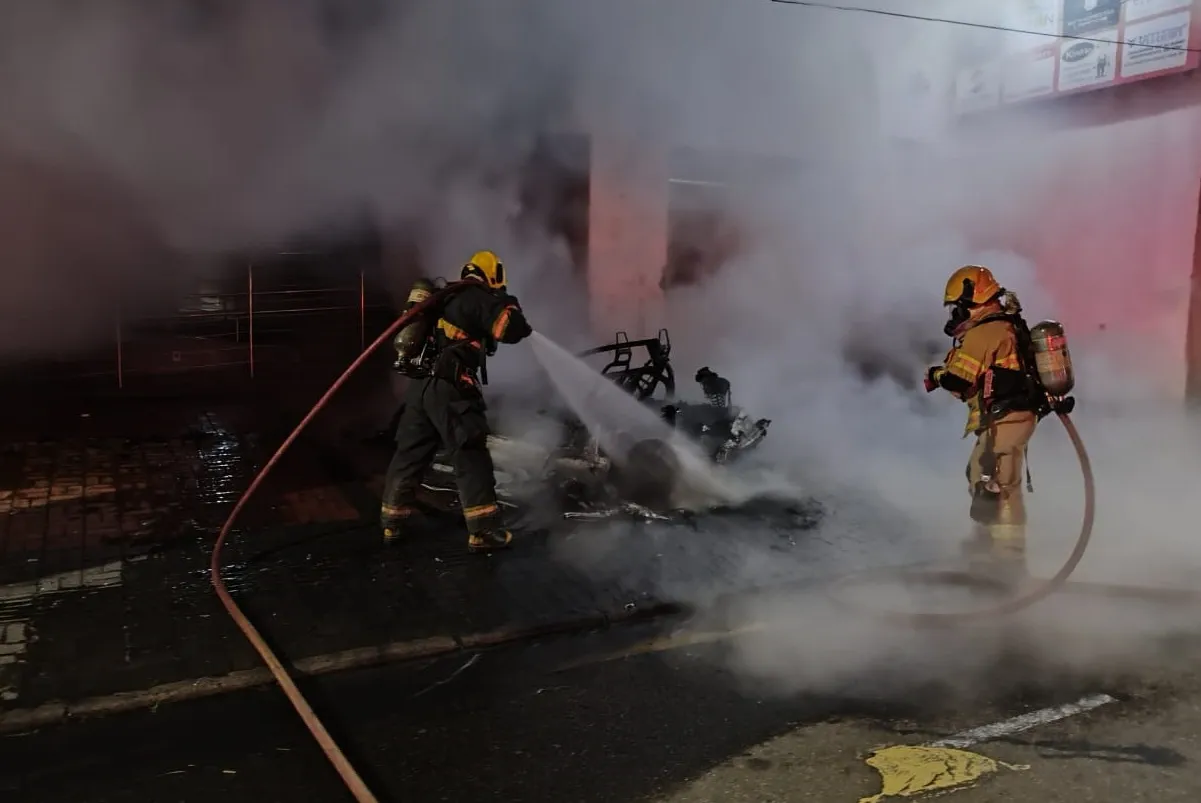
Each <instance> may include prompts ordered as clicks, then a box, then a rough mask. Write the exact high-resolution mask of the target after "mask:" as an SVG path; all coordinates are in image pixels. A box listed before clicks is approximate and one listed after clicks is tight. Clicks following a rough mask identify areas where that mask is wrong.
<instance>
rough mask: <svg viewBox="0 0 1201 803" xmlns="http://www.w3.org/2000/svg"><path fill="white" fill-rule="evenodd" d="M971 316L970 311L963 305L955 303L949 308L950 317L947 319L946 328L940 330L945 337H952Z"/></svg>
mask: <svg viewBox="0 0 1201 803" xmlns="http://www.w3.org/2000/svg"><path fill="white" fill-rule="evenodd" d="M971 316H972V311H971V310H970V309H968V308H967V306H965V305H964V304H961V303H957V304H953V305H952V306H951V317H950V318H949V319H947V323H946V326H944V327H943V328H942V330H943V332H945V333H946V335H947V337H954V336H955V331H956V330H957V329H959V327H960V326H962V325H963V324H965V323H967V319H968V318H970V317H971Z"/></svg>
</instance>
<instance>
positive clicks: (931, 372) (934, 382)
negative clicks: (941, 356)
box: [922, 365, 942, 393]
mask: <svg viewBox="0 0 1201 803" xmlns="http://www.w3.org/2000/svg"><path fill="white" fill-rule="evenodd" d="M940 370H942V369H941V367H940V366H938V365H933V366H931V367H930V368H928V369H927V370H926V379H925V381H924V382H923V383H922V384H923V385H924V386H925V388H926V392H927V393H929V392H931V391H933V390H935V389H936V388H937V387H938V372H939V371H940Z"/></svg>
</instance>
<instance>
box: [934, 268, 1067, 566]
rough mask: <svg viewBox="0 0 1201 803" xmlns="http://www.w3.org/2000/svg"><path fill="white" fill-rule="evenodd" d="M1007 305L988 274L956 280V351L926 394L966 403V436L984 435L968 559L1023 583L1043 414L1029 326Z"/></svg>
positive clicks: (972, 479) (952, 300) (949, 328)
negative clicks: (1027, 488) (1032, 457)
mask: <svg viewBox="0 0 1201 803" xmlns="http://www.w3.org/2000/svg"><path fill="white" fill-rule="evenodd" d="M1007 298H1011V296H1010V294H1007V293H1006V291H1005V289H1004V288H1002V287H1001V285H1000V284H999V283H998V282H997V280H996V278H995V277H994V276H993V274H992V272H991V271H990V270H989V269H988V268H985V267H982V266H979V265H966V266H964V267H962V268H959V269H958V270H956V271H955V272H954V273H953V274H952V275H951V278H950V279H949V280H948V281H947V286H946V290H945V292H944V294H943V303H944V305H945V306H946V307H947V308H948V309H949V310H950V320H949V321H948V322H947V325H946V328H945V332H946V334H948V335H950V336H951V338H953V345H952V348H951V350H950V351H949V352H948V353H947V356H946V359H945V361H944V362H943V364H942V365H938V366H934V367H932V368H930V369H929V370H928V371H927V373H926V378H925V387H926V391H927V392H929V391H932V390H935V389H937V388H942V389H944V390H946V391H948V392H950V393H951V394H952V395H954V396H955V397H956V398H958V399H960V400H961V401H963V402H965V403H966V404H967V407H968V420H967V426H966V428H965V430H964V437H967V436H968V435H975V436H976V444H975V447H974V448H973V449H972V454H971V457H970V458H969V460H968V465H967V472H966V473H967V481H968V489H969V491H970V492H971V494H972V506H971V518H972V521H973V532H972V535H971V537H970V538H969V539H968V542H967V544H966V552H967V553H968V557H969V559H970V560H971V562H972V563H973V565H974V566H975V567H976V568H979V569H982V570H985V571H987V572H988V573H989V574H992V575H994V576H997V577H998V579H1003V580H1007V581H1017V580H1020V579H1021V578H1022V577H1024V576H1025V574H1026V509H1025V504H1024V500H1023V496H1022V467H1023V463H1024V461H1025V457H1026V447H1027V445H1028V444H1029V442H1030V438H1031V437H1032V436H1033V434H1034V430H1035V427H1036V426H1037V424H1038V420H1039V418H1040V412H1043V410H1041V409H1040V390H1039V388H1038V387H1037V386H1036V384H1035V383H1036V382H1037V380H1036V379H1034V378H1032V373H1031V371H1030V370H1029V368H1030V366H1028V365H1027V364H1026V363H1027V361H1029V359H1030V355H1027V354H1024V349H1023V346H1022V343H1021V337H1020V336H1021V332H1019V330H1018V327H1019V326H1022V325H1023V324H1022V322H1021V319H1020V316H1019V315H1018V314H1017V312H1016V311H1015V310H1013V309H1009V308H1007V306H1006V300H1007ZM1013 304H1014V305H1016V299H1014V300H1013ZM1017 309H1018V310H1020V307H1018V308H1017ZM1044 395H1045V394H1044Z"/></svg>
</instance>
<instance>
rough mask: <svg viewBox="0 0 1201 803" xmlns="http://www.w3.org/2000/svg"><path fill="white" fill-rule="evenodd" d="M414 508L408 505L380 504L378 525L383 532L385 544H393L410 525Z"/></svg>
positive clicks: (414, 511)
mask: <svg viewBox="0 0 1201 803" xmlns="http://www.w3.org/2000/svg"><path fill="white" fill-rule="evenodd" d="M416 512H417V511H416V509H415V508H413V507H412V506H409V505H403V506H401V505H388V504H382V505H380V511H379V526H380V529H381V530H383V533H384V543H385V544H395V543H396V542H398V541H399V540H400V537H401V535H402V534H403V533H405V532H406V531H408V530H409V529H410V528H411V527H412V522H413V518H414V514H416Z"/></svg>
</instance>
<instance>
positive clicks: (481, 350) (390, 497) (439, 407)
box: [380, 251, 533, 551]
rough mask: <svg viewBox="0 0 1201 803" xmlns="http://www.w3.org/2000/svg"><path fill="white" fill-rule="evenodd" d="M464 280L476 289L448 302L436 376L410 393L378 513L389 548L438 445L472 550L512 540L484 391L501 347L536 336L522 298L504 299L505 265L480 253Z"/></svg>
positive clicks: (438, 334) (438, 338)
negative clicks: (499, 494)
mask: <svg viewBox="0 0 1201 803" xmlns="http://www.w3.org/2000/svg"><path fill="white" fill-rule="evenodd" d="M460 278H461V279H463V280H466V281H471V282H476V283H478V287H476V286H470V287H467V288H466V289H464V290H461V291H459V292H457V293H456V294H455V295H453V296H452V297H451V298H450V299H449V300H448V301H447V302H446V305H445V307H444V308H443V309H442V312H441V318H440V319H439V320H438V322H437V326H436V328H435V329H434V332H433V334H432V337H433V338H434V339H435V345H436V348H437V351H436V354H437V356H436V357H435V359H434V361H433V369H432V371H431V374H430V376H428V377H424V378H420V379H415V380H414V381H412V382H411V383H410V384H409V387H408V388H407V390H406V392H405V399H404V409H403V411H402V412H401V414H400V419H399V423H398V424H397V427H396V452H395V454H394V455H393V457H392V463H391V465H389V467H388V474H387V477H386V478H385V480H384V494H383V500H382V504H381V509H380V523H381V526H382V527H383V530H384V540H385V541H386V542H390V541H394V540H396V539H397V538H398V537H399V536H400V535H401V534H402V533H403V532H404V529H405V525H406V523H408V522H409V521H410V520H411V517H412V516H413V515H414V514H415V513H416V508H415V502H416V493H417V489H418V487H419V486H420V483H421V479H422V477H423V476H424V474H425V472H426V471H427V470H428V469H429V467H430V464H431V463H432V462H433V459H434V455H435V454H436V453H437V451H438V447H439V445H440V444H444V445H445V446H446V449H447V450H448V452H449V457H450V463H451V465H452V466H453V467H454V470H455V479H456V482H457V485H458V490H459V501H460V503H461V505H462V509H463V516H464V518H465V519H466V521H467V531H468V541H467V545H468V548H469V549H471V550H472V551H480V550H489V549H498V548H502V547H506V546H508V545H509V543H510V541H511V540H512V538H513V536H512V533H510V532H509V531H508V530H506V529H505V527H504V524H503V521H502V518H501V515H500V507H499V506H498V504H497V499H496V478H495V475H494V471H493V465H492V455H491V454H490V453H489V451H488V444H487V438H488V434H489V429H488V420H487V415H486V413H487V408H486V406H485V404H484V396H483V394H482V392H481V389H480V385H481V384H482V382H486V381H487V371H486V365H485V360H486V358H487V356H488V355H490V354H492V353H493V352H494V351H495V349H496V344H497V343H516V342H518V341H520V340H522V339H524V338H525V337H527V336H529V335H530V334H531V333H532V331H533V330H532V329H531V328H530V325H529V323H527V322H526V319H525V315H524V314H523V313H522V311H521V305H520V304H518V302H517V299H515V298H513V297H512V296H510V295H508V294H507V293H506V279H505V266H504V264H503V263H502V262H501V261H500V260H499V259H498V258H497V256H496V254H494V253H492V252H491V251H480V252H478V253H476V254H474V255H473V256H472V257H471V259H470V260H469V261H468V262H467V264H465V265H464V266H463V269H462V272H461V274H460ZM481 374H482V377H481Z"/></svg>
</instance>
